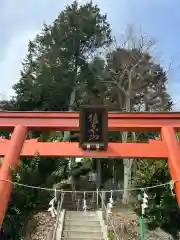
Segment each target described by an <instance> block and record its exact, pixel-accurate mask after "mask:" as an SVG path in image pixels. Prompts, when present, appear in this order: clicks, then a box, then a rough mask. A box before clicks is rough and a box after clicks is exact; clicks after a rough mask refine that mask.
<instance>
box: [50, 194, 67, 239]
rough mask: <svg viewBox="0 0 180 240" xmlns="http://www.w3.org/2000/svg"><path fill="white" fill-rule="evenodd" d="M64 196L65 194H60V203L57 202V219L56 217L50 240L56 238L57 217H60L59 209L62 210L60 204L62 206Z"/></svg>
mask: <svg viewBox="0 0 180 240" xmlns="http://www.w3.org/2000/svg"><path fill="white" fill-rule="evenodd" d="M64 195H65V193H64V192H62V194H61V201H58V206H57V217H56V223H55V226H54V230H53V236H52V240H55V237H56V231H57V228H58V222H59V216H60V213H61V209H62V204H63V201H64Z"/></svg>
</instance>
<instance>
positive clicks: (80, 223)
mask: <svg viewBox="0 0 180 240" xmlns="http://www.w3.org/2000/svg"><path fill="white" fill-rule="evenodd" d="M84 224H86V226H91V227H93V226H99V227H100V222H99V221H84V220H81V219H65V221H64V225H72V226H84Z"/></svg>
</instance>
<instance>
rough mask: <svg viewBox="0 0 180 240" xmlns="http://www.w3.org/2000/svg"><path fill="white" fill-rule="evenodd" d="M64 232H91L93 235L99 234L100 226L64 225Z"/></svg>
mask: <svg viewBox="0 0 180 240" xmlns="http://www.w3.org/2000/svg"><path fill="white" fill-rule="evenodd" d="M63 230H64V231H70V232H71V231H78V232H93V233H96V232H97V233H99V232H100V233H101V227H100V226H92V225H72V224H71V223H70V225H69V224H65V225H64V228H63Z"/></svg>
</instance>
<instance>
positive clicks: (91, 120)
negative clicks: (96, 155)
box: [79, 106, 108, 150]
mask: <svg viewBox="0 0 180 240" xmlns="http://www.w3.org/2000/svg"><path fill="white" fill-rule="evenodd" d="M79 127H80V144H79V146H80V147H81V148H83V149H89V150H98V149H99V150H106V149H107V147H108V110H107V108H106V107H105V106H83V107H81V109H80V116H79Z"/></svg>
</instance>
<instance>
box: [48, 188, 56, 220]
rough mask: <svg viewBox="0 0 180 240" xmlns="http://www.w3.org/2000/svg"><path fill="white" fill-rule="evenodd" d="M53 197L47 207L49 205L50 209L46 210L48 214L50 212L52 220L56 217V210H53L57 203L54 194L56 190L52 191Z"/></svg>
mask: <svg viewBox="0 0 180 240" xmlns="http://www.w3.org/2000/svg"><path fill="white" fill-rule="evenodd" d="M54 195H55V196H54V197H53V199H51V201H50V202H49V205H50V207H49V209H48V212H50V213H51V216H52V217H53V218H55V217H56V215H57V211H56V209H55V206H54V205H55V203H56V202H57V193H56V189H55V190H54Z"/></svg>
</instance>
